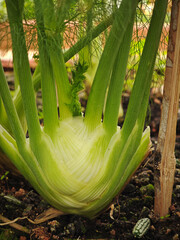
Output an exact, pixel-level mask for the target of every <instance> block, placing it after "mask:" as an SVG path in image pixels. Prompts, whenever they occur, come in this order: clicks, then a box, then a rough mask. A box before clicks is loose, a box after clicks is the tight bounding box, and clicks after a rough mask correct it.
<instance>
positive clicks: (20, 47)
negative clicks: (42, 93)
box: [6, 0, 41, 144]
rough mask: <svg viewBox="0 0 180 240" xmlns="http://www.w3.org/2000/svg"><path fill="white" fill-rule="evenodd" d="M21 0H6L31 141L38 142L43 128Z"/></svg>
mask: <svg viewBox="0 0 180 240" xmlns="http://www.w3.org/2000/svg"><path fill="white" fill-rule="evenodd" d="M19 2H20V1H13V0H6V7H7V12H8V18H9V22H10V28H11V36H12V43H13V56H14V58H15V59H16V62H17V72H18V75H19V82H20V87H21V94H22V99H23V105H24V110H25V114H26V119H27V125H28V132H29V137H30V143H32V144H36V142H37V141H38V137H39V136H40V134H41V130H40V125H39V119H38V114H37V108H36V101H35V95H34V88H33V84H32V79H31V71H30V67H29V61H28V54H27V49H26V41H25V37H24V31H23V24H22V16H21V13H22V11H19V8H22V5H20V4H19ZM22 66H23V67H22Z"/></svg>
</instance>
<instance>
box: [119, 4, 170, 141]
mask: <svg viewBox="0 0 180 240" xmlns="http://www.w3.org/2000/svg"><path fill="white" fill-rule="evenodd" d="M167 2H168V1H167V0H156V2H155V7H154V11H153V16H152V19H151V23H150V27H149V31H148V35H147V38H146V42H145V45H144V49H143V53H142V57H141V60H140V63H139V68H138V71H137V74H136V79H135V83H134V86H133V90H132V93H131V97H130V102H129V105H128V110H127V113H126V118H125V122H124V124H123V128H122V134H124V135H126V138H128V136H129V134H130V133H131V131H132V129H133V127H134V125H135V123H136V121H137V119H138V118H140V117H142V116H143V118H145V114H146V111H147V103H148V95H149V92H150V82H151V78H152V73H153V67H154V63H155V58H156V54H157V50H158V46H159V41H160V36H161V32H162V26H163V23H164V18H165V14H166V9H167ZM157 23H158V24H157ZM145 96H147V97H146V100H145V99H144V97H145ZM145 101H146V104H144V102H145ZM142 106H143V107H142ZM141 112H144V114H140V113H141ZM142 122H144V121H142Z"/></svg>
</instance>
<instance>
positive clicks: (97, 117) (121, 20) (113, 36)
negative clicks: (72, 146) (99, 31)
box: [85, 0, 137, 130]
mask: <svg viewBox="0 0 180 240" xmlns="http://www.w3.org/2000/svg"><path fill="white" fill-rule="evenodd" d="M136 6H137V1H129V0H123V1H122V3H121V5H120V8H119V9H118V11H117V12H116V17H115V19H114V22H113V25H112V29H111V32H110V35H109V38H108V40H107V42H106V45H105V48H104V51H103V54H102V56H101V59H100V62H99V66H98V69H97V71H96V75H95V78H94V81H93V85H92V88H91V92H90V95H89V99H88V103H87V108H86V116H85V122H86V124H87V126H88V128H89V129H90V130H93V129H95V128H96V127H97V125H98V124H99V123H100V122H101V116H102V110H103V106H104V99H105V94H106V90H107V86H108V83H109V80H110V77H111V72H112V69H113V66H114V63H115V60H116V56H117V53H118V51H119V46H120V44H121V42H122V40H123V37H124V34H125V31H126V29H127V27H128V25H129V22H130V20H131V17H132V15H133V13H134V12H135V9H136ZM112 49H113V50H112ZM107 56H108V58H107Z"/></svg>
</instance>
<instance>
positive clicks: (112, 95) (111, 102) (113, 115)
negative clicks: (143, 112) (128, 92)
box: [103, 11, 135, 136]
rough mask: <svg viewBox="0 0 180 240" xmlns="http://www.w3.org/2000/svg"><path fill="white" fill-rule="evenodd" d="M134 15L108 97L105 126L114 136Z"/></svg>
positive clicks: (117, 59)
mask: <svg viewBox="0 0 180 240" xmlns="http://www.w3.org/2000/svg"><path fill="white" fill-rule="evenodd" d="M134 16H135V11H134V15H133V17H132V20H131V22H130V24H129V26H128V28H127V31H126V33H125V35H124V39H123V41H122V43H121V45H120V48H119V52H118V55H117V58H116V61H115V63H114V68H113V72H112V76H111V81H110V86H109V90H108V97H107V102H106V108H105V113H104V118H103V124H104V127H105V129H106V131H107V132H108V133H109V134H110V136H112V135H113V134H114V133H115V132H116V129H117V122H118V113H119V106H120V102H121V94H122V90H123V84H124V79H125V75H126V67H127V62H128V55H129V49H130V44H131V39H132V32H133V25H134Z"/></svg>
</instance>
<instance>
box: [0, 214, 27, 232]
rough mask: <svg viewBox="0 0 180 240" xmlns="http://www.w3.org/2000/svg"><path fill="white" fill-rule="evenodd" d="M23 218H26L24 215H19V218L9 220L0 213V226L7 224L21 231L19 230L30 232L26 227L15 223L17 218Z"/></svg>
mask: <svg viewBox="0 0 180 240" xmlns="http://www.w3.org/2000/svg"><path fill="white" fill-rule="evenodd" d="M23 219H26V217H22V218H20V217H19V218H16V219H14V220H9V219H8V218H6V217H4V216H2V215H1V214H0V220H1V221H2V222H3V223H0V226H5V225H9V226H11V227H13V228H15V229H17V230H19V231H21V232H25V233H30V230H29V229H28V228H26V227H23V226H21V225H19V224H17V223H15V222H17V221H18V220H23Z"/></svg>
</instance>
